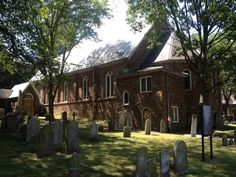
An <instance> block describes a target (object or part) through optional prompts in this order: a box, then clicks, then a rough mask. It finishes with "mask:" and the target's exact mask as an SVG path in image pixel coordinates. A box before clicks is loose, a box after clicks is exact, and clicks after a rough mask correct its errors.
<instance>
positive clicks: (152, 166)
mask: <svg viewBox="0 0 236 177" xmlns="http://www.w3.org/2000/svg"><path fill="white" fill-rule="evenodd" d="M147 165H148V167H147V177H157V176H158V174H157V160H156V158H155V157H152V158H150V159H148V161H147Z"/></svg>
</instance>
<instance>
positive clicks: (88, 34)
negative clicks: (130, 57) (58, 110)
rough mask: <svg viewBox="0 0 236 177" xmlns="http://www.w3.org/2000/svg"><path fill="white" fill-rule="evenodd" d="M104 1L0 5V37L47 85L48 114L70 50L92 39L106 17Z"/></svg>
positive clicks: (58, 0) (59, 0)
mask: <svg viewBox="0 0 236 177" xmlns="http://www.w3.org/2000/svg"><path fill="white" fill-rule="evenodd" d="M106 4H107V1H106V0H27V1H18V0H6V1H1V2H0V37H1V38H2V39H3V46H4V48H5V49H6V50H7V51H8V52H9V53H10V54H11V55H12V56H14V57H15V59H17V60H21V61H24V62H28V63H31V64H32V65H33V66H34V67H36V68H37V69H38V70H39V71H40V73H41V74H42V75H43V79H44V83H45V84H47V91H48V98H49V113H50V114H52V115H53V102H54V98H55V95H56V92H57V89H58V87H59V85H60V82H61V79H62V78H63V75H64V74H63V73H64V72H65V68H66V67H65V66H66V60H67V58H68V56H69V54H70V52H71V50H72V48H73V47H74V46H75V45H76V44H78V43H80V42H81V41H82V40H83V39H86V38H95V37H96V31H95V28H97V27H99V26H100V25H101V23H102V18H103V17H105V16H107V15H108V9H107V7H106Z"/></svg>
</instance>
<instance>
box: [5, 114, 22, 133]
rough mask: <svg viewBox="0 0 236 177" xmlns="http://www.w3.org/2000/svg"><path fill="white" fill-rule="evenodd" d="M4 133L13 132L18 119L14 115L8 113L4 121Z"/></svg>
mask: <svg viewBox="0 0 236 177" xmlns="http://www.w3.org/2000/svg"><path fill="white" fill-rule="evenodd" d="M5 121H6V122H5V126H6V127H5V128H6V131H9V132H15V131H16V128H17V123H18V122H19V118H18V116H17V114H16V113H8V114H7V116H6V120H5Z"/></svg>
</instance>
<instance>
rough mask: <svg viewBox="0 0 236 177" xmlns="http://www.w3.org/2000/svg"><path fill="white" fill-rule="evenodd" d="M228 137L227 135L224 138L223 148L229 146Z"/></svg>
mask: <svg viewBox="0 0 236 177" xmlns="http://www.w3.org/2000/svg"><path fill="white" fill-rule="evenodd" d="M227 139H228V137H227V136H226V135H223V136H222V146H227V145H228V142H227Z"/></svg>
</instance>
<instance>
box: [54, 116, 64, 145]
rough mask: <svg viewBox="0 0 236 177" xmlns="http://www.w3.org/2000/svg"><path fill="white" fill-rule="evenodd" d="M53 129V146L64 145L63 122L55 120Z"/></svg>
mask: <svg viewBox="0 0 236 177" xmlns="http://www.w3.org/2000/svg"><path fill="white" fill-rule="evenodd" d="M52 127H53V144H54V145H58V144H62V143H63V122H62V121H60V120H55V121H54V122H53V123H52Z"/></svg>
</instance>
